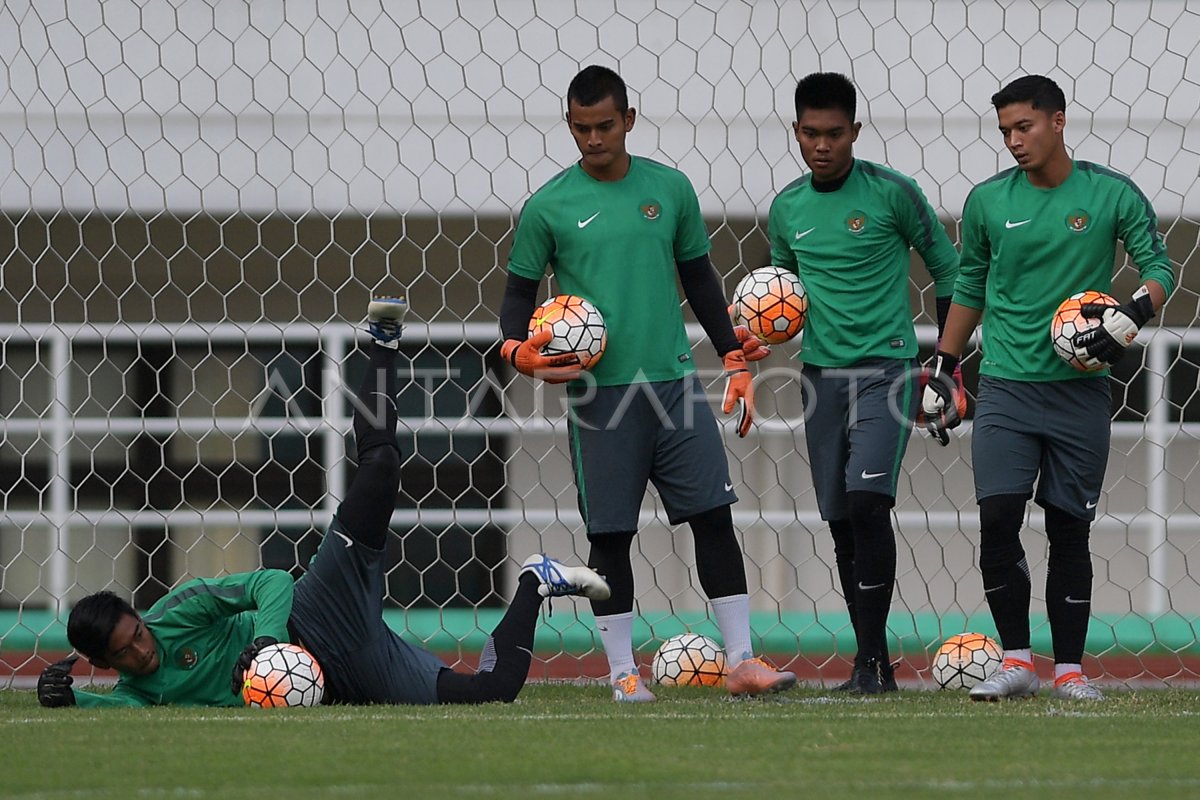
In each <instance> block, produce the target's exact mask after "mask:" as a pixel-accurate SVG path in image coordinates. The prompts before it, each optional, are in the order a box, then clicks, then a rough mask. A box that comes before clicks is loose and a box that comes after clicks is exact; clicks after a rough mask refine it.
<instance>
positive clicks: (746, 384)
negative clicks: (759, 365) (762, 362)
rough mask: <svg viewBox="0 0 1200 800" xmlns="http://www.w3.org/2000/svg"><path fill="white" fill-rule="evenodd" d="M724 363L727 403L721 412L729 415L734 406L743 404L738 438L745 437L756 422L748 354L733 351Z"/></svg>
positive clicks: (726, 356)
mask: <svg viewBox="0 0 1200 800" xmlns="http://www.w3.org/2000/svg"><path fill="white" fill-rule="evenodd" d="M722 361H723V362H724V364H725V403H724V405H722V406H721V410H722V411H724V412H725V413H726V414H729V413H731V412H732V411H733V408H734V406H736V405H738V404H739V403H740V404H741V407H742V417H741V419H740V420H738V428H737V432H738V436H741V437H744V436H745V435H746V434H747V433H749V432H750V425H751V424H752V423H753V422H754V383H753V382H752V380H751V375H750V370H749V369H748V368H747V367H746V353H745V351H743V350H731V351H730V352H728V353H726V354H725V356H724V357H723V358H722Z"/></svg>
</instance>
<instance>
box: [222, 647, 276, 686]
mask: <svg viewBox="0 0 1200 800" xmlns="http://www.w3.org/2000/svg"><path fill="white" fill-rule="evenodd" d="M273 644H279V640H278V639H275V638H273V637H271V636H260V637H258V638H257V639H255V640H254V641H253V642H251V643H250V644H248V645H246V647H245V649H243V650H242V652H241V654H240V655H239V656H238V657H237V661H236V662H234V665H233V680H231V681H230V682H229V688H230V689H231V690H233V693H234V694H241V693H242V686H244V685H245V683H246V670H248V669H250V665H251V664H253V663H254V657H255V656H257V655H258V651H259V650H262V649H263V648H264V647H267V646H269V645H273Z"/></svg>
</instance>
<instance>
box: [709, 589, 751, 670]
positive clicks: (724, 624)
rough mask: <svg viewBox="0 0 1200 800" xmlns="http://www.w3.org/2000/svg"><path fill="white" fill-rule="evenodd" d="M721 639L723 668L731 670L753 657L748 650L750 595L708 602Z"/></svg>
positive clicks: (739, 595) (736, 595) (732, 595)
mask: <svg viewBox="0 0 1200 800" xmlns="http://www.w3.org/2000/svg"><path fill="white" fill-rule="evenodd" d="M708 602H709V605H711V606H712V610H713V614H714V615H715V616H716V618H717V627H718V628H720V629H721V639H722V640H724V642H725V668H726V669H733V668H734V667H736V666H737V665H738V664H740V663H742V662H743V661H745V660H746V659H747V658H753V657H754V651H753V650H751V648H750V595H748V594H731V595H729V596H728V597H718V598H716V599H715V600H709V601H708Z"/></svg>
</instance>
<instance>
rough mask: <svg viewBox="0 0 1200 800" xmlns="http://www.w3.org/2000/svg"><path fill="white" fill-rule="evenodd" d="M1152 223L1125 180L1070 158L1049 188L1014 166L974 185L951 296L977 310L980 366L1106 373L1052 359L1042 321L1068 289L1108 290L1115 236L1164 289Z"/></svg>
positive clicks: (1014, 375)
mask: <svg viewBox="0 0 1200 800" xmlns="http://www.w3.org/2000/svg"><path fill="white" fill-rule="evenodd" d="M1157 223H1158V220H1157V217H1156V216H1155V213H1154V207H1153V206H1151V205H1150V201H1149V200H1147V199H1146V197H1145V196H1144V195H1143V194H1142V193H1141V192H1140V191H1138V188H1137V186H1135V185H1134V183H1133V181H1131V180H1130V179H1129V178H1127V177H1126V176H1124V175H1122V174H1120V173H1118V172H1114V171H1112V170H1110V169H1106V168H1104V167H1101V166H1097V165H1096V164H1092V163H1089V162H1087V161H1075V162H1074V165H1073V168H1072V170H1071V174H1070V175H1069V176H1068V177H1067V179H1066V180H1065V181H1063V183H1062V184H1060V185H1059V186H1056V187H1055V188H1053V189H1042V188H1039V187H1037V186H1034V185H1033V184H1031V183H1030V182H1029V178H1028V176H1026V174H1025V172H1024V171H1022V170H1021V169H1019V168H1017V167H1013V168H1011V169H1008V170H1005V171H1004V172H1001V173H1000V174H998V175H996V176H995V177H993V178H990V179H989V180H986V181H984V182H983V183H981V184H979V185H977V186H976V187H975V188H974V189H972V190H971V193H970V194H969V195H968V196H967V202H966V205H965V207H964V208H963V221H962V258H961V262H960V265H959V276H958V282H957V283H956V284H955V287H954V302H956V303H959V304H960V305H964V306H968V307H970V308H975V309H982V310H983V312H984V316H983V362H982V363H981V365H980V368H979V371H980V373H981V374H983V375H993V376H996V377H999V378H1008V379H1011V380H1018V381H1058V380H1071V379H1074V378H1094V377H1098V376H1104V375H1107V374H1108V371H1107V370H1100V371H1097V372H1088V373H1085V372H1079V371H1078V370H1075V369H1074V368H1072V367H1071V366H1070V365H1069V364H1067V363H1066V362H1065V361H1063V360H1062V359H1061V358H1059V357H1058V356H1057V355H1056V354H1055V352H1054V346H1053V345H1052V344H1051V341H1050V321H1051V319H1052V318H1053V316H1054V311H1055V310H1056V309H1057V308H1058V305H1059V303H1061V302H1062V301H1063V300H1065V299H1066V298H1067V297H1070V296H1071V295H1073V294H1075V293H1076V292H1082V291H1085V290H1088V289H1092V290H1095V291H1100V292H1108V291H1109V290H1110V289H1111V288H1112V277H1113V267H1114V264H1115V259H1116V245H1117V240H1118V239H1120V240H1121V241H1122V242H1123V243H1124V245H1125V250H1126V251H1127V252H1128V253H1129V256H1130V258H1132V259H1133V262H1134V264H1136V265H1137V267H1138V272H1139V273H1140V274H1141V277H1142V281H1143V282H1145V281H1147V280H1153V281H1157V282H1158V283H1159V284H1160V285H1161V286H1162V287H1163V289H1164V290H1166V292H1167V294H1170V293H1171V291H1172V290H1173V289H1174V288H1175V275H1174V272H1173V270H1172V268H1171V262H1170V260H1169V259H1168V258H1167V252H1166V247H1165V246H1164V244H1163V240H1162V236H1161V235H1159V233H1158V224H1157Z"/></svg>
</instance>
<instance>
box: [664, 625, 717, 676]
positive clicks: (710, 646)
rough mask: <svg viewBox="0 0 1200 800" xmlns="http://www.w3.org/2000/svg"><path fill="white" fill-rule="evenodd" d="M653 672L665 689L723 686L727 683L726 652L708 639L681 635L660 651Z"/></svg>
mask: <svg viewBox="0 0 1200 800" xmlns="http://www.w3.org/2000/svg"><path fill="white" fill-rule="evenodd" d="M651 673H652V674H653V675H654V682H655V683H659V684H662V685H663V686H720V685H722V684H723V683H724V682H725V651H723V650H722V649H721V647H720V645H718V644H717V643H716V642H714V641H713V640H712V639H709V638H708V637H707V636H701V635H700V634H698V633H682V634H680V635H678V636H672V637H671V638H670V639H667V640H666V641H665V642H663V643H662V647H660V648H658V652H657V653H655V654H654V662H653V663H652V664H651Z"/></svg>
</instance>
